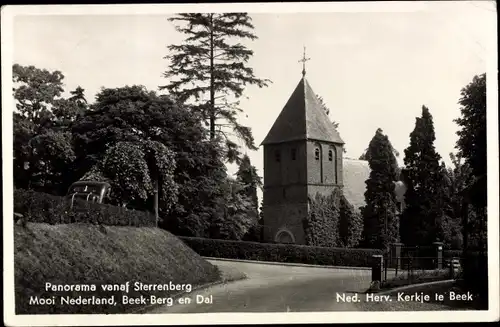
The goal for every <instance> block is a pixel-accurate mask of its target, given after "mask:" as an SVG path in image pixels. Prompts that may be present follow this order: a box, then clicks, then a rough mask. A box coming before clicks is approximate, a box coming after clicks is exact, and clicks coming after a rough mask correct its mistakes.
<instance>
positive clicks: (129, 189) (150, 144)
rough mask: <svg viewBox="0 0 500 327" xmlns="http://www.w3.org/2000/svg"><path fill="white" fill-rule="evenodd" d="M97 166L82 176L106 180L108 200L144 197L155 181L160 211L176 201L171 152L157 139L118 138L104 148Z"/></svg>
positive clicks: (120, 201) (165, 211)
mask: <svg viewBox="0 0 500 327" xmlns="http://www.w3.org/2000/svg"><path fill="white" fill-rule="evenodd" d="M98 167H99V168H97V169H94V170H91V171H92V173H96V172H99V173H97V174H96V175H95V176H92V175H91V174H88V175H86V176H85V177H86V180H97V181H102V180H106V181H108V182H110V183H111V186H112V189H113V192H112V201H113V202H114V203H116V204H118V205H121V206H126V205H127V204H128V203H130V202H132V203H134V202H136V203H137V200H139V202H141V201H146V200H147V199H149V198H150V197H151V196H153V195H154V192H155V182H156V181H159V188H160V189H159V192H160V194H161V197H160V200H161V201H160V208H161V211H162V213H163V214H168V212H169V210H170V209H171V208H172V207H173V205H175V203H176V201H177V189H178V187H177V185H176V183H175V181H174V176H173V172H174V170H175V159H174V153H173V152H172V151H170V150H169V149H168V148H167V147H165V145H163V144H161V143H159V142H155V141H142V142H134V143H133V142H118V143H117V144H116V145H114V146H113V147H110V148H109V149H108V150H107V152H106V154H105V157H104V159H103V161H102V163H100V164H98ZM103 177H104V178H103ZM94 178H95V179H94Z"/></svg>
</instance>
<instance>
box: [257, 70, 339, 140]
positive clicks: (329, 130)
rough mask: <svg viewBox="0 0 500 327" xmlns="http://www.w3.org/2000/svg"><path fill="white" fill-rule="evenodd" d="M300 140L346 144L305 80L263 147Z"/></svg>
mask: <svg viewBox="0 0 500 327" xmlns="http://www.w3.org/2000/svg"><path fill="white" fill-rule="evenodd" d="M303 74H305V69H304V70H303ZM300 140H317V141H325V142H332V143H337V144H344V141H343V140H342V138H341V137H340V135H339V133H338V131H337V130H336V129H335V127H334V126H333V124H332V123H331V121H330V119H329V118H328V116H327V115H326V113H325V111H324V110H323V108H322V107H321V104H320V103H319V101H318V98H317V96H316V94H315V93H314V91H313V89H312V88H311V86H310V85H309V83H308V81H307V80H306V78H305V76H303V77H302V79H301V80H300V81H299V83H298V85H297V87H296V88H295V90H294V91H293V93H292V95H291V96H290V98H289V99H288V101H287V103H286V105H285V106H284V108H283V109H282V111H281V113H280V114H279V115H278V118H277V119H276V121H275V122H274V124H273V126H272V127H271V129H270V130H269V133H268V134H267V136H266V137H265V139H264V141H263V142H262V145H266V144H278V143H283V142H291V141H300Z"/></svg>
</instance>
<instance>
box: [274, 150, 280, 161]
mask: <svg viewBox="0 0 500 327" xmlns="http://www.w3.org/2000/svg"><path fill="white" fill-rule="evenodd" d="M274 157H275V158H276V161H277V162H280V161H281V153H280V150H276V151H274Z"/></svg>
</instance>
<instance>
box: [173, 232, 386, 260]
mask: <svg viewBox="0 0 500 327" xmlns="http://www.w3.org/2000/svg"><path fill="white" fill-rule="evenodd" d="M180 239H181V240H182V241H184V242H185V243H186V244H187V245H188V246H189V247H191V248H192V249H193V250H194V251H195V252H197V253H198V254H200V255H201V256H205V257H214V258H227V259H244V260H258V261H274V262H288V263H304V264H313V265H336V266H350V267H370V266H371V258H372V255H374V254H381V253H382V252H381V251H380V250H376V249H346V248H327V247H316V246H306V245H295V244H274V243H256V242H243V241H227V240H216V239H206V238H198V237H180Z"/></svg>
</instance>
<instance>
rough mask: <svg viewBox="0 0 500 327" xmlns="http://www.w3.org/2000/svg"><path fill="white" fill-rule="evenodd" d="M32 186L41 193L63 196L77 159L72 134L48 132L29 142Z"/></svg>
mask: <svg viewBox="0 0 500 327" xmlns="http://www.w3.org/2000/svg"><path fill="white" fill-rule="evenodd" d="M28 145H29V156H28V158H29V159H28V162H29V168H28V174H29V176H30V186H31V188H33V189H36V190H39V191H45V192H49V193H55V194H62V193H64V192H65V191H66V189H67V187H68V186H69V185H68V177H67V175H68V170H69V167H70V165H71V163H72V162H73V160H74V159H75V154H74V152H73V146H72V142H71V134H70V133H62V132H53V131H50V130H49V131H47V132H46V133H44V134H41V135H36V136H33V137H32V138H31V139H30V140H29V142H28Z"/></svg>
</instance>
